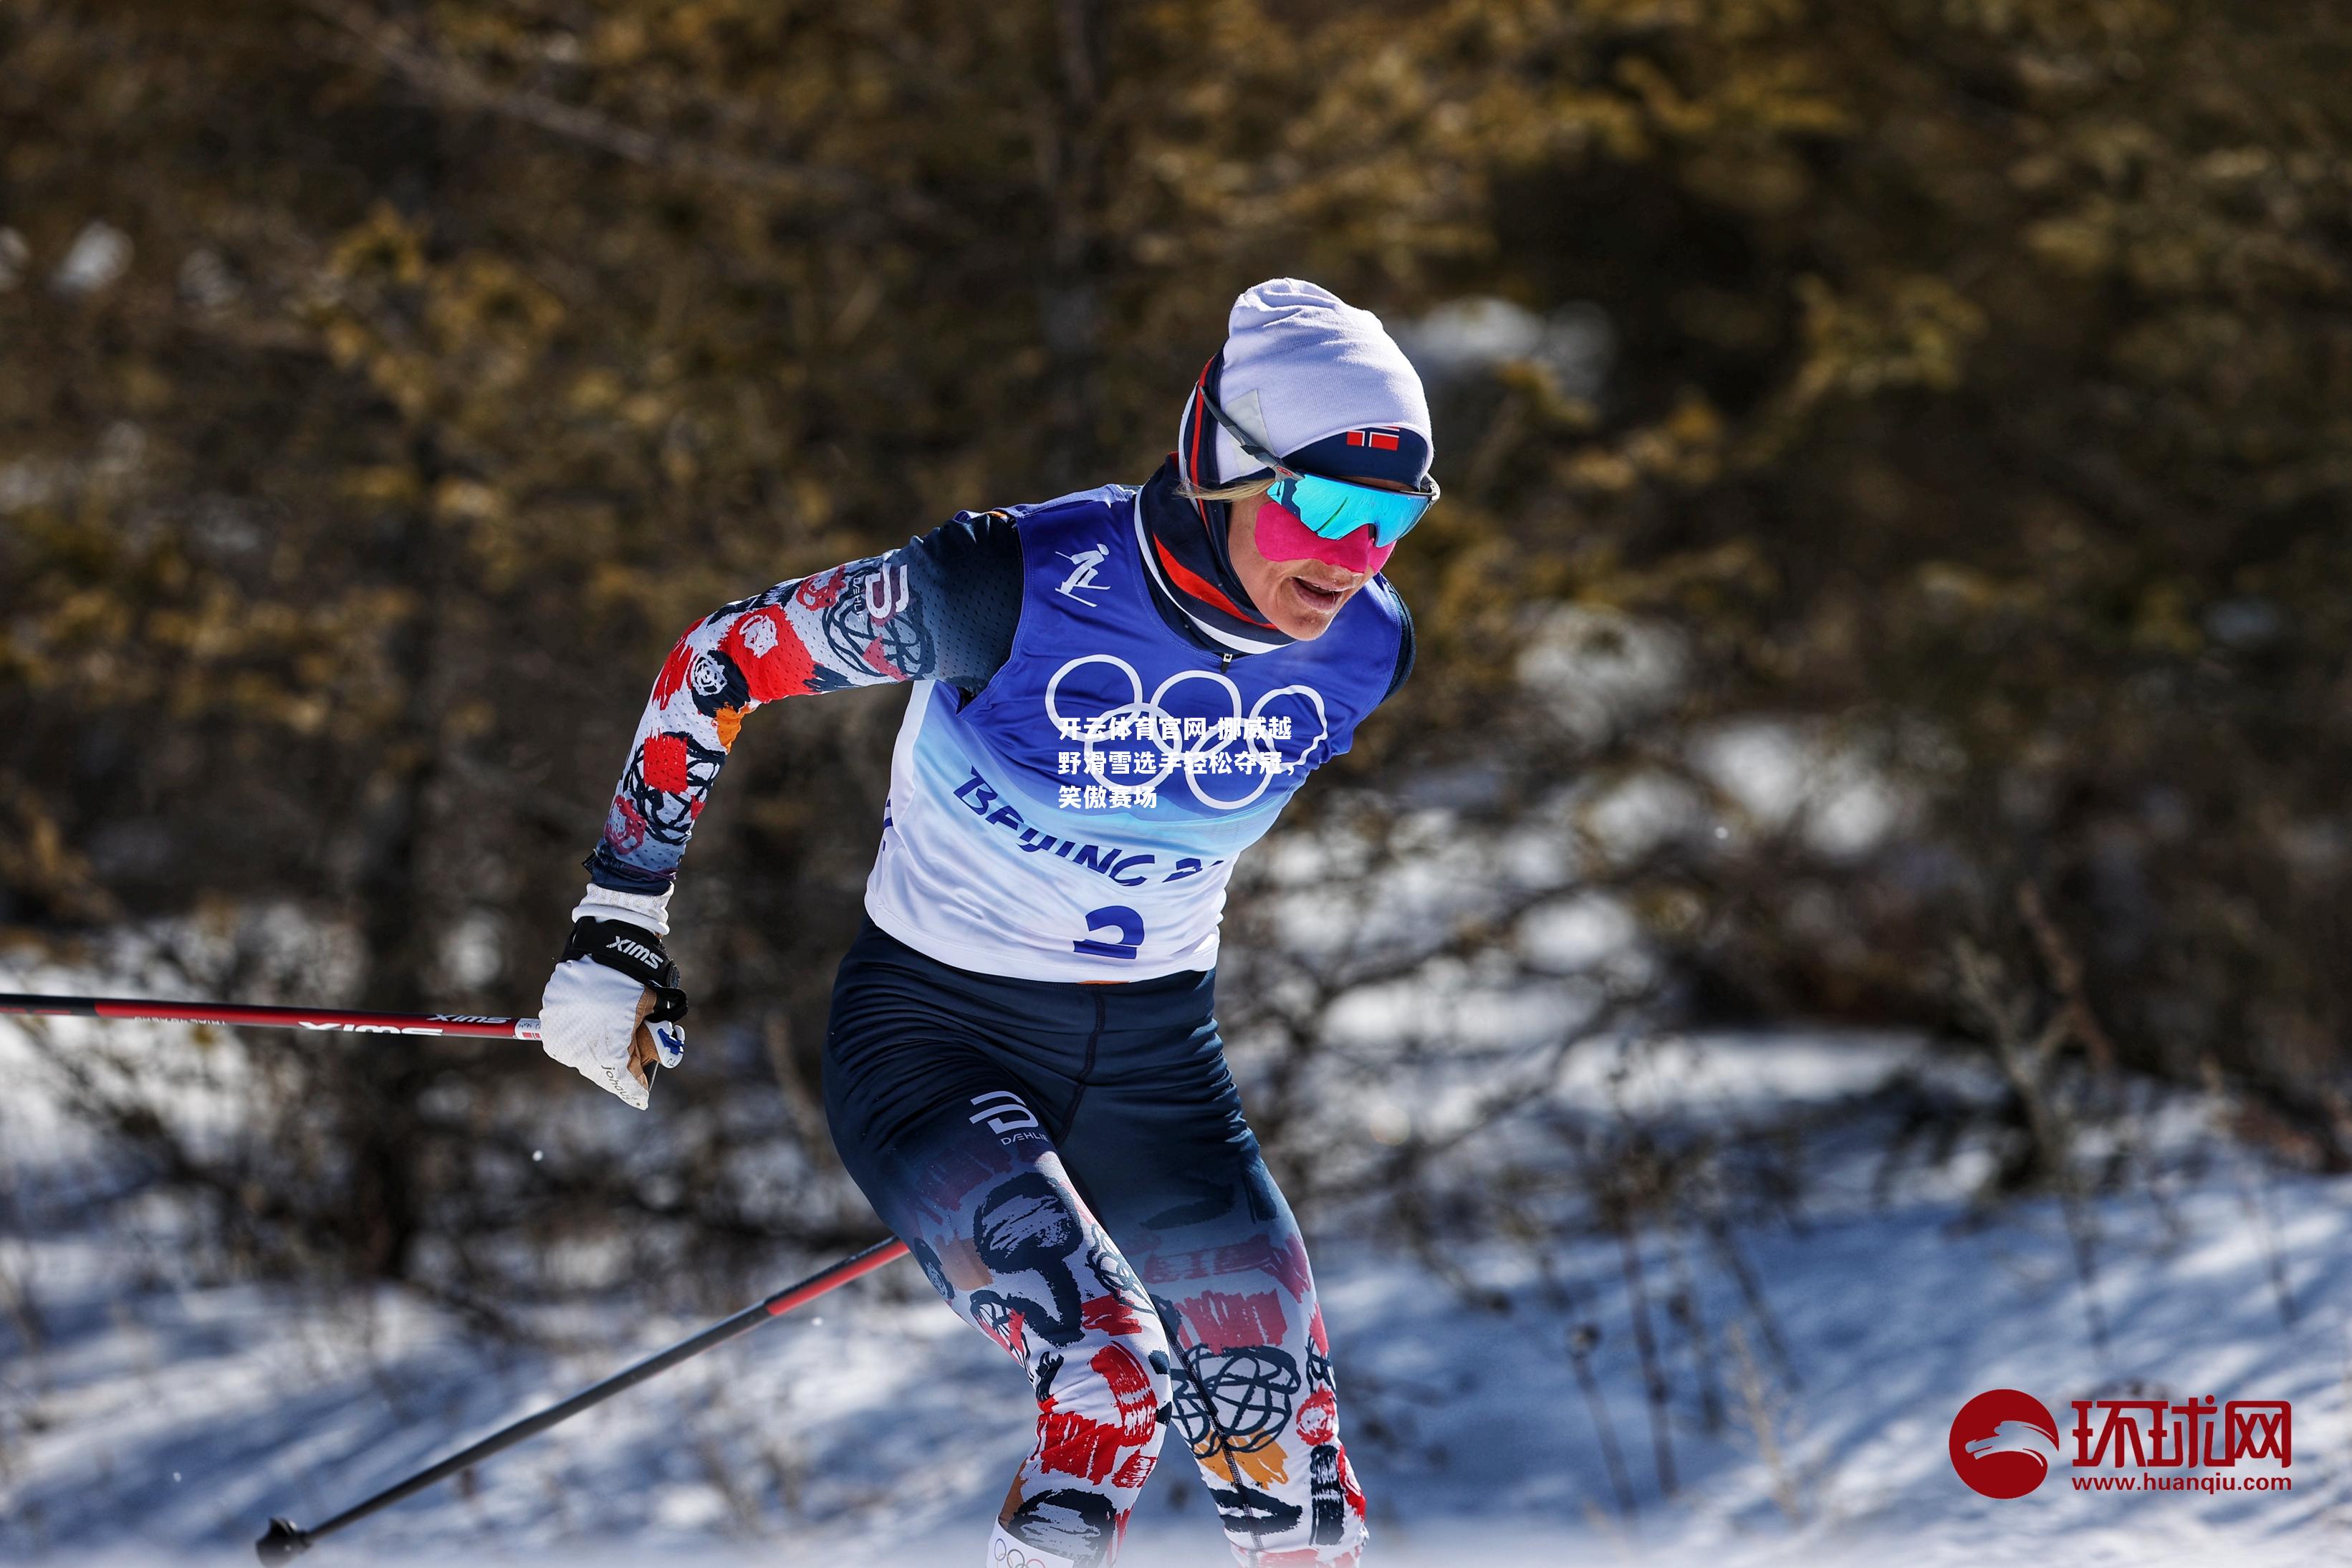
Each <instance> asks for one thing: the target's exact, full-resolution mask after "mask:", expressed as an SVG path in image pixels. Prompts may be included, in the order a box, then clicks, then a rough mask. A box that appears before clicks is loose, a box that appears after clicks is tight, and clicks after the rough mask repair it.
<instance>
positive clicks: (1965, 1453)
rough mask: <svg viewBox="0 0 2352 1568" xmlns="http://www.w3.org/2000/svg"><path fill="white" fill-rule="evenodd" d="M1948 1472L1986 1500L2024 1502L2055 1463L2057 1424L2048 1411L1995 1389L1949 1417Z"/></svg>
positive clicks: (2035, 1401)
mask: <svg viewBox="0 0 2352 1568" xmlns="http://www.w3.org/2000/svg"><path fill="white" fill-rule="evenodd" d="M1950 1448H1951V1454H1952V1469H1954V1470H1956V1471H1957V1472H1958V1474H1959V1478H1960V1479H1962V1480H1964V1481H1966V1482H1967V1483H1968V1484H1969V1488H1970V1489H1971V1490H1975V1491H1978V1492H1980V1493H1982V1494H1983V1495H1984V1496H1986V1497H2002V1498H2007V1497H2023V1496H2024V1495H2025V1494H2026V1493H2027V1492H2030V1491H2032V1490H2033V1489H2034V1488H2036V1487H2038V1486H2040V1485H2041V1484H2042V1479H2043V1478H2045V1477H2047V1476H2048V1475H2049V1474H2050V1466H2051V1464H2052V1463H2053V1461H2054V1460H2056V1458H2058V1423H2057V1422H2055V1421H2053V1420H2052V1419H2051V1417H2050V1409H2049V1406H2045V1405H2043V1404H2042V1401H2040V1400H2039V1399H2036V1398H2035V1397H2033V1396H2032V1395H2031V1394H2023V1393H2020V1392H2019V1391H2018V1390H2016V1389H2014V1388H1994V1389H1989V1390H1987V1391H1986V1392H1985V1393H1982V1394H1979V1395H1978V1396H1976V1397H1975V1398H1974V1399H1971V1400H1969V1402H1968V1403H1967V1404H1966V1405H1963V1406H1960V1413H1959V1414H1958V1416H1953V1417H1952V1436H1951V1442H1950Z"/></svg>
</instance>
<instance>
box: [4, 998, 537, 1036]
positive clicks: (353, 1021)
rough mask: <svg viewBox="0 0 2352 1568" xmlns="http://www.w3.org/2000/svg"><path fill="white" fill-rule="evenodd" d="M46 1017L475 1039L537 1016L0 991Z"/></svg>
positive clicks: (14, 1009) (17, 1007)
mask: <svg viewBox="0 0 2352 1568" xmlns="http://www.w3.org/2000/svg"><path fill="white" fill-rule="evenodd" d="M8 1013H17V1014H36V1015H39V1016H42V1017H47V1018H84V1019H155V1020H157V1021H160V1022H164V1023H216V1024H228V1025H233V1026H235V1027H236V1028H240V1029H311V1030H342V1031H343V1032H344V1033H346V1034H441V1035H466V1036H470V1037H471V1038H473V1039H476V1040H537V1039H538V1038H539V1020H538V1019H496V1018H477V1017H474V1016H472V1015H471V1014H465V1013H378V1012H355V1011H352V1010H351V1009H344V1008H267V1007H247V1006H243V1005H240V1004H238V1003H236V1002H173V1001H149V1000H145V999H142V998H136V997H31V996H18V995H15V994H12V993H9V992H5V991H0V1014H8Z"/></svg>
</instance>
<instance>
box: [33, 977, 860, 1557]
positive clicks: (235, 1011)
mask: <svg viewBox="0 0 2352 1568" xmlns="http://www.w3.org/2000/svg"><path fill="white" fill-rule="evenodd" d="M10 1013H14V1014H19V1015H24V1014H33V1015H39V1016H45V1017H49V1018H98V1019H153V1020H156V1021H159V1022H167V1023H212V1024H225V1025H230V1026H234V1027H236V1028H240V1029H253V1028H260V1029H309V1030H345V1031H350V1032H353V1033H359V1034H412V1035H464V1036H471V1037H473V1038H476V1039H487V1040H537V1039H538V1038H539V1020H538V1019H500V1018H476V1017H471V1016H466V1015H459V1014H454V1013H382V1012H354V1011H351V1010H348V1009H335V1008H276V1007H239V1006H235V1005H223V1004H220V1003H215V1002H168V1001H142V1000H137V999H132V998H109V997H36V996H20V995H13V994H10V993H7V992H0V1015H5V1014H10ZM906 1255H907V1244H906V1243H905V1242H903V1241H898V1240H889V1241H877V1242H876V1243H875V1244H874V1245H873V1246H871V1247H868V1248H866V1249H865V1250H863V1251H861V1252H854V1253H852V1254H850V1256H848V1257H846V1258H844V1259H843V1260H841V1261H839V1262H838V1263H835V1264H833V1265H831V1266H830V1267H828V1268H824V1269H820V1270H817V1271H816V1272H815V1273H814V1274H811V1275H810V1276H809V1277H808V1278H807V1279H805V1280H803V1281H801V1282H800V1283H799V1284H797V1285H791V1286H787V1287H786V1288H785V1289H783V1290H781V1291H777V1292H776V1293H775V1294H774V1295H772V1296H770V1297H768V1298H767V1299H766V1300H765V1301H759V1302H756V1303H754V1304H753V1305H751V1306H748V1307H746V1308H744V1309H743V1310H742V1311H741V1312H737V1313H736V1314H735V1315H734V1316H733V1317H730V1318H725V1319H722V1320H720V1321H719V1322H715V1323H713V1324H711V1325H710V1326H709V1328H707V1329H704V1330H703V1331H702V1332H701V1333H698V1334H696V1335H695V1336H694V1337H693V1338H691V1339H685V1340H680V1341H679V1342H678V1343H676V1344H674V1345H672V1346H670V1347H669V1348H668V1349H667V1350H665V1351H663V1352H661V1353H660V1354H656V1355H649V1356H647V1357H646V1359H645V1360H643V1361H641V1362H638V1363H637V1364H635V1366H629V1367H625V1368H623V1369H622V1370H621V1371H619V1372H616V1373H614V1375H612V1376H610V1377H608V1378H606V1379H604V1382H602V1383H599V1384H597V1385H594V1386H593V1387H591V1388H585V1389H583V1390H582V1391H581V1392H579V1393H577V1394H575V1395H573V1396H572V1397H571V1398H569V1399H566V1400H564V1401H562V1403H561V1404H557V1405H551V1406H548V1407H547V1408H546V1409H544V1410H541V1411H540V1412H539V1413H538V1414H537V1415H535V1416H524V1417H523V1418H522V1419H521V1420H520V1421H517V1422H515V1423H513V1424H512V1425H510V1426H506V1427H499V1429H498V1430H497V1431H495V1432H493V1433H491V1434H490V1435H489V1436H488V1437H484V1438H483V1439H482V1440H481V1441H480V1442H478V1443H476V1444H474V1445H472V1446H471V1447H469V1448H461V1449H459V1450H458V1451H457V1452H456V1453H454V1454H452V1455H450V1456H449V1457H448V1458H446V1459H443V1460H442V1461H440V1462H439V1463H438V1464H435V1465H429V1466H427V1467H425V1469H421V1470H419V1471H417V1472H416V1473H415V1475H413V1476H410V1477H409V1478H408V1479H405V1480H401V1481H395V1482H394V1483H393V1484H392V1485H391V1486H388V1487H386V1488H384V1489H383V1490H382V1491H380V1492H378V1493H376V1494H375V1495H374V1496H373V1497H371V1498H367V1499H364V1500H362V1501H359V1502H355V1503H353V1504H352V1506H351V1507H349V1508H347V1509H345V1510H343V1511H342V1512H341V1513H339V1514H337V1515H335V1516H334V1517H333V1518H332V1519H330V1520H327V1521H324V1522H323V1523H320V1524H316V1525H313V1526H311V1527H310V1529H308V1530H305V1529H303V1528H302V1527H301V1526H300V1525H299V1524H297V1523H295V1522H294V1521H292V1520H290V1519H273V1520H271V1521H269V1529H268V1532H267V1533H265V1534H264V1535H263V1536H262V1538H261V1539H260V1540H259V1541H257V1542H254V1543H253V1549H254V1551H255V1552H257V1554H258V1555H259V1556H260V1558H261V1560H262V1562H264V1563H287V1562H291V1561H292V1560H293V1559H294V1558H297V1557H299V1556H300V1555H301V1554H302V1553H303V1552H308V1551H309V1550H310V1548H311V1547H313V1546H315V1545H317V1544H318V1543H319V1542H320V1541H322V1540H324V1539H325V1538H326V1537H328V1536H330V1535H332V1534H334V1533H335V1532H336V1531H340V1530H342V1529H345V1528H346V1527H348V1526H350V1525H353V1524H356V1523H358V1522H359V1521H361V1520H362V1519H365V1518H366V1517H367V1516H368V1515H370V1514H372V1513H374V1512H376V1511H379V1510H382V1509H386V1508H390V1507H391V1506H392V1505H393V1504H394V1503H396V1502H398V1501H399V1500H401V1499H403V1498H405V1497H412V1496H414V1495H415V1494H416V1493H417V1492H420V1491H423V1490H425V1488H426V1487H429V1486H431V1485H432V1484H433V1483H434V1482H436V1481H438V1480H443V1479H446V1478H448V1477H450V1476H453V1475H456V1474H457V1472H458V1471H459V1470H462V1469H470V1468H471V1467H473V1466H475V1465H478V1464H479V1463H480V1462H481V1461H482V1460H484V1459H487V1458H489V1457H490V1456H491V1455H492V1454H496V1453H499V1452H502V1451H503V1450H505V1449H508V1448H513V1447H514V1446H515V1445H516V1444H517V1443H520V1442H521V1441H522V1440H523V1439H524V1438H526V1437H537V1436H538V1435H539V1434H540V1433H541V1432H544V1431H546V1430H547V1429H548V1428H549V1427H552V1426H554V1425H555V1424H556V1423H558V1422H560V1421H568V1420H570V1419H571V1418H572V1416H577V1415H578V1414H580V1412H582V1411H583V1410H585V1409H587V1408H588V1407H589V1406H593V1405H601V1404H603V1403H604V1401H605V1400H607V1399H610V1398H611V1397H612V1396H614V1395H615V1394H618V1393H620V1392H621V1391H622V1390H623V1389H625V1388H634V1387H635V1386H636V1385H638V1384H640V1383H643V1382H644V1381H646V1379H647V1378H649V1377H653V1376H656V1375H658V1374H661V1373H664V1372H667V1371H668V1370H669V1369H670V1368H671V1367H673V1366H676V1365H677V1364H678V1363H679V1362H681V1361H688V1360H690V1359H692V1358H693V1357H695V1356H698V1355H700V1354H702V1353H703V1352H704V1351H706V1350H709V1348H710V1347H711V1346H713V1345H716V1344H723V1343H726V1342H727V1341H729V1340H730V1339H733V1338H734V1337H735V1336H736V1335H737V1334H740V1333H749V1332H750V1331H751V1330H752V1329H755V1328H758V1327H759V1326H760V1325H761V1324H762V1323H765V1322H772V1321H773V1320H775V1319H777V1318H780V1317H782V1315H783V1314H784V1313H786V1312H791V1311H792V1310H793V1308H794V1307H797V1306H800V1305H801V1304H803V1302H806V1301H814V1300H816V1298H817V1297H819V1296H822V1295H824V1293H825V1292H826V1291H830V1290H833V1289H834V1288H835V1287H836V1286H840V1285H845V1284H847V1283H848V1282H849V1281H852V1280H855V1279H856V1278H858V1277H859V1276H860V1275H864V1274H870V1273H872V1272H873V1271H874V1270H877V1269H879V1268H881V1267H882V1266H883V1265H884V1264H886V1263H893V1262H896V1261H897V1260H899V1259H901V1258H903V1257H905V1256H906Z"/></svg>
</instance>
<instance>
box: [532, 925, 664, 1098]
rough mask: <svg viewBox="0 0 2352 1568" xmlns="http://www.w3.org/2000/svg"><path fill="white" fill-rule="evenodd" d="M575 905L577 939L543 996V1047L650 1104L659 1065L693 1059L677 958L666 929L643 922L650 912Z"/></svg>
mask: <svg viewBox="0 0 2352 1568" xmlns="http://www.w3.org/2000/svg"><path fill="white" fill-rule="evenodd" d="M648 902H650V901H648ZM572 913H573V914H574V915H577V916H579V918H578V919H576V920H574V921H573V923H572V939H571V940H570V941H569V942H567V943H565V944H564V947H563V959H562V962H561V963H559V964H557V965H556V966H555V972H554V973H553V974H551V975H550V976H549V977H547V990H546V992H545V994H544V995H543V996H542V997H541V999H540V1005H539V1031H540V1044H541V1049H542V1050H544V1051H546V1052H547V1054H548V1055H550V1056H551V1057H553V1058H554V1059H555V1060H556V1061H560V1062H562V1063H563V1065H564V1066H566V1067H569V1068H572V1069H573V1070H575V1071H578V1072H579V1074H580V1075H581V1076H582V1077H583V1078H585V1079H587V1080H588V1082H591V1083H593V1084H595V1085H596V1086H597V1087H598V1088H600V1089H609V1090H611V1091H612V1092H614V1093H615V1094H617V1095H619V1096H620V1097H621V1098H622V1100H624V1101H625V1102H626V1103H629V1104H631V1105H634V1106H635V1107H636V1108H637V1109H638V1110H640V1111H642V1110H644V1109H645V1108H646V1104H647V1103H648V1102H649V1101H650V1098H651V1096H652V1092H653V1082H654V1071H655V1070H656V1068H657V1067H676V1066H677V1065H678V1064H679V1063H680V1062H682V1061H685V1060H686V1030H685V1028H684V1027H683V1026H682V1025H681V1024H680V1023H679V1022H678V1021H677V1020H678V1019H682V1018H684V1017H685V1016H686V992H685V991H684V990H683V989H682V988H680V987H679V985H678V972H677V965H676V964H675V963H673V962H672V961H671V960H670V956H669V955H668V954H667V952H665V951H663V950H662V941H661V939H662V933H661V932H660V931H659V930H656V929H655V928H654V927H653V926H650V925H644V924H641V921H642V920H643V919H644V918H645V915H646V912H642V911H638V910H635V909H625V908H615V907H612V906H610V905H608V904H601V903H597V902H593V901H592V902H591V903H588V904H582V905H581V906H580V907H579V908H578V909H576V910H574V911H573V912H572ZM650 913H651V914H652V917H653V918H654V919H656V920H659V919H660V914H659V911H658V910H657V909H656V910H655V911H652V912H650ZM615 916H617V918H615ZM664 924H665V925H666V924H667V923H666V922H665V923H664Z"/></svg>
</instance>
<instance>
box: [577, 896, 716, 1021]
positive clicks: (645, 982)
mask: <svg viewBox="0 0 2352 1568" xmlns="http://www.w3.org/2000/svg"><path fill="white" fill-rule="evenodd" d="M563 956H564V959H565V960H566V961H567V962H568V961H570V960H572V959H573V958H587V959H590V960H592V961H593V962H595V963H599V964H602V965H604V967H606V968H608V969H618V970H619V971H620V972H621V973H622V974H624V975H626V976H628V977H629V978H631V979H633V980H635V981H636V982H637V983H638V984H639V985H641V986H643V987H645V988H646V989H647V990H649V991H651V992H653V994H654V996H655V997H656V998H657V1000H656V1003H655V1006H654V1010H653V1011H652V1012H651V1013H649V1014H648V1015H646V1016H647V1018H648V1019H649V1020H650V1021H652V1022H655V1023H667V1022H670V1021H671V1020H673V1019H682V1018H684V1017H685V1016H686V990H685V988H684V987H683V986H682V985H681V984H680V981H681V980H682V978H683V977H681V976H680V975H679V974H678V969H677V962H676V961H675V960H673V959H672V958H671V957H670V956H669V955H668V953H667V952H665V951H664V950H663V948H662V940H661V938H660V937H658V936H655V935H654V934H653V933H652V932H650V931H648V930H646V928H645V927H644V926H642V925H632V924H630V923H629V922H628V921H625V920H575V921H573V922H572V938H571V940H570V941H567V942H566V943H564V945H563Z"/></svg>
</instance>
